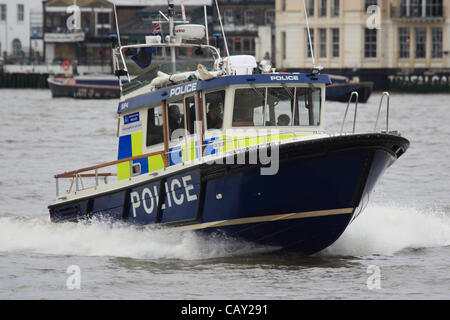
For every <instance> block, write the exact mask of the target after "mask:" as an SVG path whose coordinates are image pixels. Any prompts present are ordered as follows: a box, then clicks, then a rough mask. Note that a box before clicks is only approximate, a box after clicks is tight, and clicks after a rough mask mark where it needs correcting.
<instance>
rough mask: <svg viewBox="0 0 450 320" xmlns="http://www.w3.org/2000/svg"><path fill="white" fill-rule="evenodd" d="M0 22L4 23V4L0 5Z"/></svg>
mask: <svg viewBox="0 0 450 320" xmlns="http://www.w3.org/2000/svg"><path fill="white" fill-rule="evenodd" d="M0 21H6V4H0Z"/></svg>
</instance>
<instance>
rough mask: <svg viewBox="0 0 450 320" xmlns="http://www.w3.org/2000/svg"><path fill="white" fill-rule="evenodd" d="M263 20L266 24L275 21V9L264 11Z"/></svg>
mask: <svg viewBox="0 0 450 320" xmlns="http://www.w3.org/2000/svg"><path fill="white" fill-rule="evenodd" d="M264 22H265V23H266V24H273V23H274V22H275V11H274V10H273V9H269V10H266V11H265V12H264Z"/></svg>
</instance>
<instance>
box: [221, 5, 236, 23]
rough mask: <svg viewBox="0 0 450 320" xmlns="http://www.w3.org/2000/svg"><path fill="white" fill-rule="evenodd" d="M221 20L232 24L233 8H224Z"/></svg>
mask: <svg viewBox="0 0 450 320" xmlns="http://www.w3.org/2000/svg"><path fill="white" fill-rule="evenodd" d="M223 20H224V22H225V24H233V23H234V16H233V9H225V11H224V19H223Z"/></svg>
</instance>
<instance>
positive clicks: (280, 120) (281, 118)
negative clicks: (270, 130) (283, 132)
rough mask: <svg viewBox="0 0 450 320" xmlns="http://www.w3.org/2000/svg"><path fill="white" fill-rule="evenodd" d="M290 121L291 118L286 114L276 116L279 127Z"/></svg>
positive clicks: (285, 125) (286, 124)
mask: <svg viewBox="0 0 450 320" xmlns="http://www.w3.org/2000/svg"><path fill="white" fill-rule="evenodd" d="M290 123H291V118H290V117H289V116H288V115H287V114H282V115H280V116H279V117H278V124H277V126H279V127H287V126H289V124H290Z"/></svg>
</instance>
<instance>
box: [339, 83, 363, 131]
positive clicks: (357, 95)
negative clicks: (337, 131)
mask: <svg viewBox="0 0 450 320" xmlns="http://www.w3.org/2000/svg"><path fill="white" fill-rule="evenodd" d="M353 96H356V102H355V116H354V118H353V133H355V131H356V114H357V112H358V101H359V93H358V92H356V91H353V92H352V94H351V95H350V99H348V103H347V108H346V109H345V115H344V120H343V121H342V126H341V134H342V133H343V132H344V125H345V120H346V119H347V113H348V109H349V107H350V103H351V102H352V99H353Z"/></svg>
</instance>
